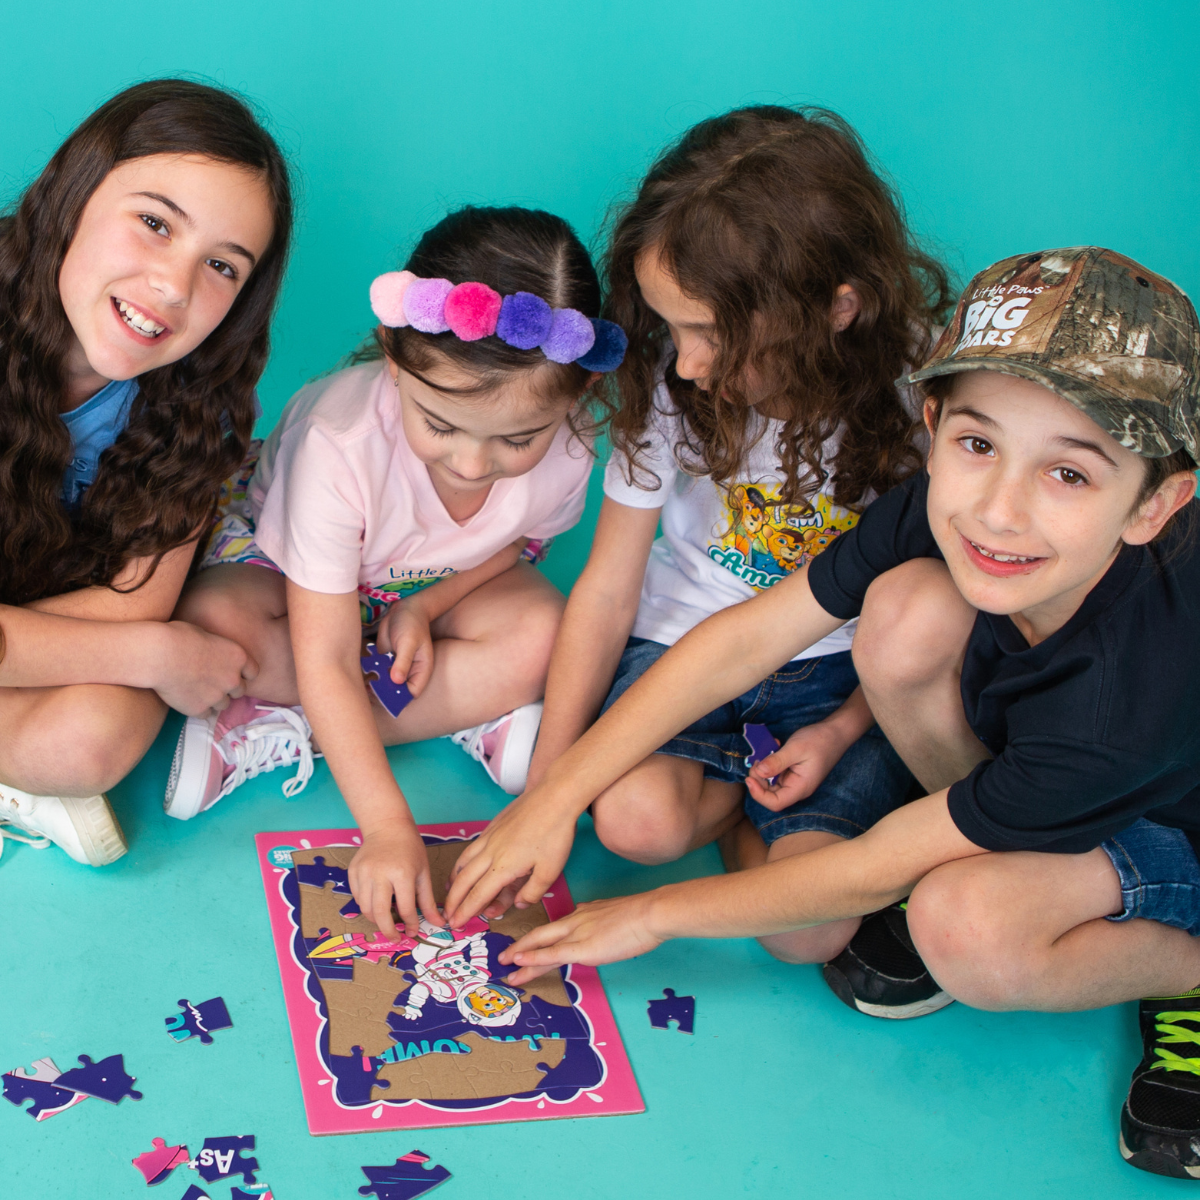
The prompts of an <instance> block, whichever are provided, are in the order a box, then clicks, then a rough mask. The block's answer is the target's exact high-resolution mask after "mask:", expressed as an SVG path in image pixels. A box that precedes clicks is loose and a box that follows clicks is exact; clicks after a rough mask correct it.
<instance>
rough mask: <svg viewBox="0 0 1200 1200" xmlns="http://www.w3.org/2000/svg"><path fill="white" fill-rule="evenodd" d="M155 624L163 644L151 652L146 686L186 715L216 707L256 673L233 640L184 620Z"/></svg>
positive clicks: (242, 690) (235, 694)
mask: <svg viewBox="0 0 1200 1200" xmlns="http://www.w3.org/2000/svg"><path fill="white" fill-rule="evenodd" d="M159 628H160V630H161V633H162V636H163V637H164V638H165V639H166V646H165V648H164V649H165V652H164V653H162V654H159V655H156V656H155V662H154V665H153V667H152V682H151V684H150V686H151V687H152V688H153V689H154V691H156V692H157V693H158V694H159V695H160V696H161V697H162V699H163V700H164V701H165V702H166V703H167V704H169V705H170V706H171V707H172V708H174V709H176V710H177V711H178V712H181V713H183V714H184V715H185V716H188V717H199V716H203V715H204V714H206V713H208V712H220V711H221V709H223V708H225V706H226V705H227V704H228V703H229V701H230V700H231V699H235V698H236V697H238V696H241V695H244V694H245V684H246V682H247V680H251V679H253V678H254V677H255V676H256V675H257V674H258V666H257V664H256V663H255V662H254V660H253V659H251V658H250V657H249V655H247V654H246V652H245V650H243V649H242V648H241V646H239V645H238V644H237V642H231V641H230V640H229V639H228V638H223V637H220V636H218V635H217V634H215V633H207V632H205V631H204V630H203V629H200V628H199V627H197V626H195V625H191V624H189V623H188V622H187V621H168V622H167V623H166V624H165V625H162V626H160V627H159Z"/></svg>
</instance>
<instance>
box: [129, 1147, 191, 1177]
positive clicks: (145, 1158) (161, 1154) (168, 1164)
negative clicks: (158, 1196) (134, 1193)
mask: <svg viewBox="0 0 1200 1200" xmlns="http://www.w3.org/2000/svg"><path fill="white" fill-rule="evenodd" d="M153 1144H154V1149H153V1150H147V1151H146V1153H145V1154H139V1155H138V1156H137V1158H135V1159H134V1160H133V1165H134V1166H135V1167H137V1169H138V1170H139V1171H141V1173H142V1175H143V1176H144V1177H145V1180H146V1183H147V1185H148V1186H153V1185H154V1184H156V1183H162V1181H163V1180H164V1179H166V1177H167V1176H168V1175H170V1173H171V1172H172V1171H173V1170H175V1168H176V1167H179V1166H182V1165H183V1164H184V1163H186V1162H187V1161H188V1159H189V1158H191V1155H190V1154H188V1148H187V1147H186V1146H168V1145H167V1143H166V1141H165V1140H164V1139H163V1138H160V1137H159V1138H154V1139H153Z"/></svg>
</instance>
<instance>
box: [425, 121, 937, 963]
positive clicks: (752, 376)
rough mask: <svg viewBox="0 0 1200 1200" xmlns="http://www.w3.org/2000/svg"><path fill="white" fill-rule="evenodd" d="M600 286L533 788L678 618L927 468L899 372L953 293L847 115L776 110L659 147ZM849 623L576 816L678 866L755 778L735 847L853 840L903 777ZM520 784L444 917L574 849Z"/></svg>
mask: <svg viewBox="0 0 1200 1200" xmlns="http://www.w3.org/2000/svg"><path fill="white" fill-rule="evenodd" d="M608 279H609V287H610V299H609V306H608V307H609V315H610V316H611V317H612V318H613V319H614V320H616V321H618V322H620V324H621V325H622V326H623V327H624V328H625V329H626V330H627V331H628V333H629V339H630V348H629V354H628V356H627V357H626V360H625V363H624V365H623V366H622V368H621V370H620V372H619V373H618V376H617V380H618V386H619V392H620V404H619V408H618V410H617V412H616V414H615V417H614V419H613V421H612V426H611V431H612V443H613V455H612V458H611V460H610V462H609V465H608V469H607V472H606V475H605V499H604V505H603V508H602V510H601V515H600V520H599V524H598V526H597V530H596V536H595V541H594V543H593V547H592V553H591V557H590V558H589V561H588V564H587V566H586V568H585V569H584V571H583V574H582V575H581V576H580V578H579V581H578V583H577V584H576V586H575V589H574V591H573V592H572V593H571V597H570V600H569V603H568V606H567V610H566V614H565V616H564V619H563V624H562V627H561V631H560V633H559V637H558V642H557V645H556V649H555V653H554V658H553V662H552V665H551V669H550V676H549V681H548V684H547V688H546V707H545V716H544V719H543V723H542V729H541V734H540V737H539V741H538V746H537V751H536V754H535V757H534V761H533V764H532V767H531V771H530V778H529V782H530V784H531V785H535V784H536V783H537V782H538V781H539V780H540V779H541V777H542V776H543V775H544V773H545V771H546V769H547V767H548V766H549V765H550V764H551V763H552V762H553V761H554V760H555V758H557V757H558V756H559V755H560V754H562V753H563V752H564V751H565V750H567V749H568V748H569V747H570V746H571V745H572V744H573V743H574V742H575V741H576V739H578V738H579V737H580V736H581V735H582V734H583V732H584V731H585V730H586V729H587V728H588V726H589V724H590V723H591V722H592V721H593V720H594V719H595V718H596V715H597V713H598V712H600V711H602V709H603V708H607V707H608V706H609V705H611V704H613V703H614V702H615V700H616V699H617V698H618V697H619V696H620V695H621V694H622V693H623V692H624V691H625V689H626V688H628V687H629V686H630V684H631V683H632V682H633V681H634V680H635V679H636V678H637V677H638V676H639V675H641V674H642V673H643V672H645V671H646V670H647V669H648V668H649V667H650V665H651V664H652V663H653V662H654V661H655V660H656V659H658V658H659V657H660V656H661V655H663V654H664V653H665V652H666V651H667V649H668V648H669V647H670V646H671V645H673V644H674V643H675V642H676V641H678V639H679V638H681V637H682V636H683V635H684V634H685V633H687V632H688V631H689V630H690V629H692V628H693V627H694V626H696V625H697V624H699V623H700V622H701V621H703V620H704V619H705V618H706V617H708V616H710V615H711V614H713V613H715V612H717V611H719V610H721V609H724V608H727V607H729V606H730V605H734V604H738V603H740V602H741V601H744V600H747V599H749V598H751V597H752V596H754V595H755V593H756V592H761V591H763V590H765V589H768V588H770V587H772V586H773V585H774V584H776V583H778V582H779V581H780V580H783V579H786V578H788V577H789V576H790V575H791V574H792V573H793V572H795V571H796V570H798V569H799V568H801V567H802V566H803V565H804V564H805V563H806V562H808V561H809V560H810V559H811V558H812V557H813V556H814V555H816V554H819V553H820V552H821V551H822V550H823V549H824V548H825V547H826V546H828V545H829V544H830V543H831V542H832V541H833V540H834V539H835V538H836V537H837V536H839V534H841V533H842V532H844V531H845V530H847V529H850V528H852V527H853V526H854V525H855V524H856V523H857V521H858V519H859V515H860V514H861V512H862V510H863V508H864V506H865V505H866V504H867V503H869V502H870V501H871V500H872V498H873V497H874V496H876V495H877V494H879V493H881V492H883V491H886V490H887V489H888V488H890V487H891V486H892V485H893V484H895V483H896V482H898V481H899V480H900V479H902V478H903V477H904V476H905V475H906V474H908V473H910V472H912V471H914V470H916V469H918V468H919V466H920V463H921V454H920V448H919V445H918V443H917V440H916V439H917V428H918V422H917V417H918V415H919V410H918V407H917V405H916V403H915V401H914V400H911V399H909V398H908V397H906V395H905V394H904V393H902V392H901V390H900V389H898V388H897V386H896V383H895V380H896V379H897V378H898V377H899V376H900V375H902V374H903V373H904V371H905V368H906V365H907V364H910V363H912V362H914V361H920V359H921V357H922V356H923V354H924V352H925V350H926V349H927V347H928V345H929V344H930V331H931V329H932V327H933V325H934V323H935V322H936V321H937V320H938V318H939V317H940V315H941V314H942V313H943V312H944V310H945V308H946V306H947V304H948V301H949V299H950V297H949V294H948V288H947V280H946V276H945V272H944V271H943V269H942V268H941V267H940V266H939V264H938V263H937V262H936V261H935V260H934V259H932V258H930V257H929V256H928V255H926V254H924V253H923V252H921V251H920V250H919V249H918V248H917V246H916V245H915V244H914V240H913V238H912V236H911V235H910V233H909V232H908V230H907V229H906V227H905V223H904V219H903V215H902V211H901V207H900V203H899V200H898V199H897V197H896V196H895V195H894V193H893V192H892V190H891V189H890V188H889V187H888V185H887V184H886V183H885V182H884V181H883V180H882V179H881V178H880V176H879V175H878V174H877V172H876V171H875V170H874V169H873V168H872V166H871V163H870V160H869V157H868V155H867V152H866V150H865V148H864V147H863V145H862V142H861V141H860V140H859V138H858V136H857V135H856V134H855V132H854V130H853V129H851V128H850V127H849V126H848V125H847V124H846V123H845V121H843V120H842V119H841V118H839V117H838V116H836V115H835V114H833V113H830V112H827V111H824V110H819V109H808V110H795V109H790V108H783V107H774V106H771V107H754V108H744V109H739V110H735V111H733V112H729V113H726V114H724V115H723V116H719V117H715V118H713V119H711V120H707V121H703V122H701V123H700V124H699V125H697V126H695V127H694V128H692V129H690V130H688V131H687V132H686V133H685V134H684V135H683V137H682V138H680V140H679V141H678V142H677V143H676V144H675V145H674V146H672V147H670V148H669V149H668V150H667V151H666V152H665V153H664V154H663V155H662V156H661V157H660V158H659V160H658V161H657V162H656V163H655V164H654V166H653V167H652V168H651V170H650V173H649V174H648V175H647V177H646V179H645V180H644V182H643V183H642V185H641V187H640V189H639V191H638V194H637V197H636V198H635V199H634V200H633V202H632V203H631V204H629V205H628V207H626V208H625V209H624V211H623V212H621V213H620V215H619V217H618V219H617V221H616V224H615V228H614V231H613V234H612V241H611V246H610V249H609V253H608ZM660 523H661V531H662V536H661V537H658V538H657V540H656V530H657V529H658V527H659V525H660ZM630 635H632V636H630ZM627 638H628V642H627V641H626V639H627ZM851 638H852V630H851V629H850V628H847V629H846V630H839V631H837V632H836V633H835V634H833V635H831V636H830V637H827V638H825V639H824V640H823V641H821V642H819V643H817V644H816V645H814V646H812V647H811V648H810V649H808V650H806V651H805V652H804V653H803V654H802V655H801V656H800V657H798V658H797V659H796V660H794V661H793V662H791V663H789V664H787V666H786V667H784V668H783V669H781V670H779V671H777V672H775V673H774V674H772V675H771V676H770V677H769V678H767V679H765V680H763V681H762V682H761V683H760V684H759V685H758V686H757V687H755V688H753V689H752V690H751V691H749V692H747V693H746V694H745V695H744V696H741V697H740V698H739V699H738V700H736V701H734V702H732V703H730V704H728V705H725V706H724V707H723V708H721V709H720V710H718V711H716V712H713V713H710V714H709V715H708V716H706V717H705V718H703V719H702V720H700V721H698V722H696V723H695V724H694V725H692V726H691V727H689V728H688V729H686V730H684V731H683V732H682V733H681V734H680V735H679V736H678V737H676V738H673V739H672V740H671V741H670V742H669V743H667V744H666V745H664V746H662V747H661V748H660V750H659V752H658V753H656V754H654V755H651V756H650V757H649V758H648V759H646V760H645V761H644V762H642V763H641V764H640V765H639V766H638V767H637V768H636V769H634V770H632V771H630V772H629V773H628V774H626V775H625V776H624V777H623V778H622V779H620V780H619V781H618V782H617V783H616V784H614V785H612V786H611V787H609V788H608V789H607V790H605V791H604V793H603V794H602V795H601V796H600V797H599V798H598V799H597V800H596V801H595V803H594V804H593V805H592V806H591V810H592V814H593V817H594V819H595V824H596V831H597V833H598V835H599V837H600V839H601V841H602V842H604V843H605V845H607V846H608V847H609V848H610V849H612V850H614V851H616V852H617V853H618V854H621V855H624V856H625V857H627V858H631V859H634V860H635V861H639V862H645V863H659V862H666V861H669V860H671V859H675V858H678V857H679V856H680V855H682V854H684V853H686V852H687V851H688V850H690V849H692V848H694V847H696V846H700V845H703V844H705V843H706V842H710V841H712V840H713V839H714V838H717V837H719V836H721V835H722V834H724V833H726V832H727V831H730V830H732V829H733V828H734V826H737V825H738V823H739V822H740V821H741V820H742V813H743V797H744V795H745V792H746V788H747V787H749V790H750V793H751V796H750V797H749V798H747V799H746V803H745V808H746V813H747V815H748V816H749V818H750V821H751V822H752V824H742V825H741V826H739V831H738V836H737V838H736V839H734V844H733V845H732V846H730V849H732V850H734V851H735V852H736V853H737V855H738V857H739V859H740V860H741V861H742V862H745V863H750V862H754V861H756V860H761V859H763V858H765V857H767V855H768V854H769V855H770V856H771V857H772V858H776V857H782V856H783V855H790V854H795V853H799V852H802V851H804V850H808V849H811V848H814V847H815V846H816V845H819V844H822V843H823V842H825V841H829V840H831V839H836V838H837V837H845V836H851V835H852V834H853V833H855V832H858V831H859V830H860V829H861V828H866V827H867V826H868V825H870V824H871V823H872V822H873V820H874V819H876V817H875V816H874V815H873V814H874V813H875V811H876V809H878V810H879V815H882V812H884V811H887V810H888V808H889V807H892V806H894V805H895V804H897V803H899V802H901V801H902V800H903V798H904V795H905V793H906V791H907V788H908V786H909V782H910V777H909V775H908V773H907V771H906V770H905V768H904V767H903V765H902V764H901V763H900V761H899V759H898V758H897V756H896V755H895V753H894V752H893V751H892V749H891V747H890V746H889V745H888V743H887V741H886V740H885V739H884V738H883V737H882V736H881V735H880V734H879V731H878V730H877V729H875V728H873V725H874V722H873V719H872V717H871V714H870V711H869V709H868V708H867V706H866V704H865V702H864V701H863V700H862V696H861V692H860V691H858V690H857V682H858V681H857V677H856V676H855V673H854V667H853V665H852V663H851V660H850V645H851ZM614 674H615V680H614ZM606 695H607V700H606ZM749 726H760V727H764V726H765V727H766V730H767V731H769V732H768V734H767V742H768V743H770V742H771V741H772V740H773V739H777V740H783V741H785V745H784V746H783V748H782V750H780V751H778V752H777V753H776V754H775V755H774V756H773V758H772V760H771V762H770V765H771V767H772V774H775V775H777V776H778V777H779V786H778V788H777V789H768V788H765V787H763V786H761V785H760V784H759V783H758V781H757V780H756V779H750V780H749V782H748V783H747V782H746V780H747V774H748V759H749V757H750V755H751V752H752V749H753V747H752V745H751V744H748V742H747V735H746V734H744V730H745V729H746V728H747V727H749ZM751 733H752V734H753V731H751ZM759 744H761V743H759ZM527 796H528V798H529V800H530V802H529V803H526V802H525V800H524V799H522V800H518V801H517V803H516V804H514V805H512V806H511V807H510V808H509V809H508V810H507V811H506V812H505V813H503V814H502V815H501V816H500V817H499V818H497V820H496V821H495V822H493V825H492V827H491V828H490V829H489V830H488V831H487V832H486V833H485V834H484V835H483V836H482V837H481V838H480V839H479V840H478V841H477V842H475V843H474V844H473V845H472V846H471V847H470V848H469V849H468V850H467V851H466V853H464V855H463V858H462V860H461V863H462V866H461V867H460V875H459V878H458V881H457V882H456V885H455V890H454V892H453V893H452V894H451V896H450V898H449V902H448V904H449V907H450V909H451V910H454V908H455V906H459V907H458V910H457V914H456V919H461V917H462V915H463V913H465V912H473V911H478V910H479V909H480V908H481V907H483V906H484V905H485V904H487V903H488V902H489V901H492V900H494V898H495V897H496V896H497V894H498V893H500V889H501V885H502V884H506V885H507V884H510V883H512V882H513V881H516V880H520V879H521V878H522V877H524V876H526V875H528V874H529V873H530V872H531V871H532V872H533V873H534V879H533V880H532V881H531V882H530V883H529V884H528V885H526V891H527V893H528V894H522V897H521V899H522V901H527V900H529V899H530V898H531V896H532V894H533V891H535V890H536V888H537V882H538V880H540V879H543V878H545V877H546V872H547V871H550V870H554V871H557V869H558V868H559V867H561V866H562V863H563V862H564V861H565V859H566V856H567V853H568V851H569V849H570V846H571V841H572V837H573V834H574V828H575V821H576V818H577V816H578V815H579V814H578V813H577V812H563V811H543V810H544V809H545V804H544V803H542V802H540V801H539V800H538V799H537V798H536V796H534V794H533V793H532V792H531V793H527ZM801 801H805V803H803V804H802V803H800V802H801ZM743 835H744V836H743ZM764 841H765V842H766V843H769V844H770V849H769V851H768V849H767V848H766V846H765V845H764ZM472 888H473V890H470V891H469V889H472ZM510 895H511V893H510V892H509V891H505V892H503V893H502V894H500V899H499V904H503V903H504V902H505V901H506V900H507V899H508V898H509V896H510ZM496 907H498V906H494V907H493V909H489V911H495V910H496ZM771 948H772V949H773V950H774V951H775V952H778V953H780V954H781V955H784V956H786V955H787V954H788V953H789V952H790V951H789V949H788V947H786V946H782V945H772V946H771Z"/></svg>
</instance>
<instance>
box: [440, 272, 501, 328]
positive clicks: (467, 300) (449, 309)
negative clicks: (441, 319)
mask: <svg viewBox="0 0 1200 1200" xmlns="http://www.w3.org/2000/svg"><path fill="white" fill-rule="evenodd" d="M501 303H502V300H501V296H500V293H499V292H497V291H493V290H492V289H491V288H490V287H488V285H487V284H486V283H460V284H459V285H458V286H457V287H454V288H452V289H451V290H450V293H449V295H447V297H446V305H445V309H444V314H445V318H446V324H447V325H449V326H450V330H451V332H452V333H453V334H454V335H455V336H456V337H458V338H461V339H462V340H463V341H464V342H477V341H479V339H480V338H485V337H491V335H492V334H493V333H495V332H496V320H497V318H498V317H499V316H500V305H501Z"/></svg>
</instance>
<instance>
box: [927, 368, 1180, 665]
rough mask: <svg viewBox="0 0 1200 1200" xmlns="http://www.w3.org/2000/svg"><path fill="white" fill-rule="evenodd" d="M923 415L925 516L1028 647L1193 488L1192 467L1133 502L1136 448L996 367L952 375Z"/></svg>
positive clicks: (970, 589) (1056, 625)
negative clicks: (929, 441)
mask: <svg viewBox="0 0 1200 1200" xmlns="http://www.w3.org/2000/svg"><path fill="white" fill-rule="evenodd" d="M925 419H926V423H927V424H928V425H929V427H930V431H931V432H932V433H933V447H932V450H931V452H930V458H929V476H930V484H929V523H930V526H931V528H932V530H933V535H934V537H935V538H936V539H937V543H938V546H939V547H940V548H941V551H942V553H943V555H944V556H945V559H946V565H947V567H949V569H950V573H951V575H952V576H953V578H954V582H955V584H956V585H957V586H958V589H959V591H960V592H962V594H963V596H964V597H965V598H966V599H967V601H968V602H969V603H970V604H971V605H973V606H974V607H975V608H978V609H982V610H983V611H985V612H990V613H1005V614H1008V615H1010V616H1011V617H1012V618H1013V621H1014V622H1015V623H1016V625H1017V627H1018V628H1019V629H1020V630H1021V632H1022V633H1023V634H1024V635H1025V637H1026V638H1027V639H1028V640H1029V641H1030V642H1031V643H1036V642H1038V641H1041V640H1043V639H1044V638H1046V637H1048V636H1049V635H1050V634H1051V633H1053V632H1054V631H1055V630H1057V629H1060V628H1061V627H1062V626H1063V625H1064V624H1065V623H1066V622H1067V621H1068V620H1069V619H1070V618H1071V616H1072V615H1074V613H1075V612H1076V610H1077V609H1078V608H1079V605H1080V604H1081V603H1082V602H1083V599H1084V597H1085V596H1086V595H1087V594H1088V592H1089V591H1091V589H1092V588H1093V587H1094V586H1095V585H1096V584H1097V583H1098V582H1099V580H1100V578H1101V577H1102V576H1103V575H1104V573H1105V572H1106V571H1107V570H1108V568H1109V566H1110V565H1111V564H1112V562H1113V559H1114V558H1115V557H1116V555H1117V552H1118V550H1119V549H1120V547H1121V545H1122V543H1129V544H1131V545H1138V544H1142V543H1145V542H1148V541H1150V540H1152V539H1153V538H1154V537H1155V536H1156V535H1157V534H1158V532H1159V531H1160V530H1161V529H1162V527H1163V525H1164V524H1165V523H1166V521H1167V520H1168V519H1169V517H1170V516H1171V515H1172V514H1173V513H1174V512H1176V511H1177V510H1178V509H1179V508H1181V507H1182V506H1183V504H1185V503H1187V501H1188V500H1189V499H1190V498H1191V496H1192V494H1193V492H1194V490H1195V477H1194V475H1192V474H1191V472H1182V473H1180V474H1177V475H1172V476H1171V477H1170V478H1169V479H1168V480H1167V481H1166V482H1165V483H1164V484H1163V485H1162V486H1161V487H1160V488H1159V489H1158V490H1157V491H1156V492H1155V493H1154V495H1153V496H1151V497H1150V498H1149V499H1147V500H1146V501H1145V502H1144V503H1143V504H1142V505H1141V506H1140V507H1139V506H1138V497H1139V494H1140V492H1141V489H1142V484H1143V481H1144V479H1145V464H1144V462H1143V460H1142V459H1141V458H1139V456H1138V455H1136V454H1135V453H1134V452H1133V451H1131V450H1127V449H1125V448H1124V447H1123V446H1121V445H1119V444H1118V443H1117V442H1116V441H1115V440H1114V439H1113V438H1112V437H1110V436H1109V435H1108V434H1107V433H1105V432H1104V430H1102V429H1101V428H1100V426H1098V425H1097V424H1096V423H1095V422H1094V421H1092V420H1091V419H1090V418H1089V417H1087V416H1085V415H1084V414H1083V413H1082V412H1081V411H1080V410H1079V409H1077V408H1076V407H1075V406H1074V405H1073V404H1070V403H1069V402H1068V401H1066V400H1064V399H1062V398H1061V397H1060V396H1058V395H1056V394H1055V393H1054V392H1051V391H1050V390H1048V389H1047V388H1044V387H1041V386H1040V385H1038V384H1036V383H1032V382H1030V381H1027V380H1024V379H1017V378H1015V377H1013V376H1010V375H1004V374H1001V373H999V372H996V371H970V372H964V373H962V374H960V375H957V376H955V377H954V386H953V390H952V392H951V394H950V395H949V397H948V398H947V399H946V400H945V402H944V403H943V405H942V411H941V415H940V418H938V416H937V406H936V402H935V401H932V400H930V401H928V402H927V404H926V408H925ZM1135 508H1137V511H1136V512H1134V511H1133V510H1134V509H1135Z"/></svg>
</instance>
